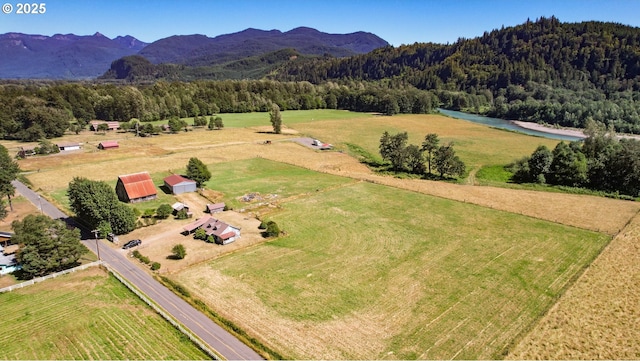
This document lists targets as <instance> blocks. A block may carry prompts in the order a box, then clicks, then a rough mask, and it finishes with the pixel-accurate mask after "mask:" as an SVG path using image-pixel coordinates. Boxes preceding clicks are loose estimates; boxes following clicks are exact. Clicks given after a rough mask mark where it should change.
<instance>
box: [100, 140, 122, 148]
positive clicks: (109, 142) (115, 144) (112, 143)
mask: <svg viewBox="0 0 640 361" xmlns="http://www.w3.org/2000/svg"><path fill="white" fill-rule="evenodd" d="M118 147H120V145H118V142H117V141H115V140H107V141H104V142H100V144H98V149H102V150H104V149H115V148H118Z"/></svg>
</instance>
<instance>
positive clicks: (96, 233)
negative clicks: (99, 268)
mask: <svg viewBox="0 0 640 361" xmlns="http://www.w3.org/2000/svg"><path fill="white" fill-rule="evenodd" d="M91 232H92V233H93V236H94V237H95V239H96V251H97V253H98V261H100V245H99V244H98V232H100V231H98V230H97V229H94V230H93V231H91Z"/></svg>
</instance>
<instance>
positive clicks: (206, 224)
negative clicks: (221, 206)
mask: <svg viewBox="0 0 640 361" xmlns="http://www.w3.org/2000/svg"><path fill="white" fill-rule="evenodd" d="M198 228H202V229H204V231H205V232H206V234H207V236H213V238H214V240H215V242H216V243H218V244H222V245H225V244H229V243H231V242H234V241H235V240H236V239H238V238H240V227H235V226H232V225H230V224H227V223H225V222H223V221H221V220H219V219H216V218H213V217H211V216H205V217H202V218H200V219H198V220H196V221H195V222H193V223H190V224H188V225H186V226H184V227H183V229H184V231H185V232H187V233H191V232H194V231H195V230H196V229H198Z"/></svg>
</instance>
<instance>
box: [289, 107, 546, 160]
mask: <svg viewBox="0 0 640 361" xmlns="http://www.w3.org/2000/svg"><path fill="white" fill-rule="evenodd" d="M294 128H295V129H296V130H298V131H300V132H301V133H305V134H310V135H312V136H314V137H316V138H319V139H322V140H323V141H326V142H329V143H332V144H344V143H354V144H357V145H359V146H361V147H363V148H364V149H366V150H367V151H369V152H370V153H372V154H378V146H379V145H380V137H381V136H382V133H383V132H384V131H388V132H389V133H391V134H394V133H398V132H404V131H406V132H408V134H409V143H410V144H417V145H421V144H422V142H423V141H424V136H425V135H427V134H428V133H436V134H438V136H439V138H440V144H447V143H449V142H453V143H454V147H455V149H456V153H457V154H458V155H459V156H460V158H461V159H462V160H463V161H464V162H465V163H466V164H467V167H469V168H479V167H480V166H483V165H498V164H499V165H504V164H508V163H511V162H513V161H514V160H516V159H518V158H521V157H522V156H525V155H530V154H531V153H532V152H533V151H534V150H535V149H536V148H537V147H538V146H539V145H546V146H547V147H549V148H551V149H552V148H553V147H555V145H556V144H557V143H558V141H557V140H552V139H546V138H539V137H532V136H527V135H523V134H519V133H514V132H509V131H504V130H499V129H493V128H489V127H486V126H483V125H480V124H476V123H472V122H468V121H464V120H460V119H453V118H448V117H444V116H440V115H432V114H427V115H423V114H419V115H418V114H414V115H397V116H393V117H387V116H371V117H369V118H359V119H351V120H348V121H345V120H342V119H340V120H334V121H323V122H310V123H300V124H295V127H294Z"/></svg>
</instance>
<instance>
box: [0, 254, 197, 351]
mask: <svg viewBox="0 0 640 361" xmlns="http://www.w3.org/2000/svg"><path fill="white" fill-rule="evenodd" d="M0 310H1V311H2V317H0V328H1V329H2V330H3V332H2V333H0V359H3V360H73V359H75V360H125V359H138V360H150V359H154V360H191V359H197V360H203V359H207V355H206V354H205V353H204V352H202V351H201V350H200V349H198V348H197V347H196V346H195V345H194V344H193V343H191V341H189V339H188V338H186V337H185V336H183V335H182V334H181V333H180V332H178V331H177V330H176V329H175V328H174V327H173V326H171V325H170V324H169V323H168V322H166V321H165V320H164V319H162V318H161V317H160V316H159V315H158V314H157V313H155V311H153V310H152V309H151V308H150V307H148V306H147V305H146V304H144V303H143V302H142V301H141V300H140V299H139V298H138V297H137V296H136V295H134V294H133V293H131V292H130V291H129V290H128V289H126V288H125V287H124V286H123V285H122V284H121V283H120V282H119V281H118V280H116V279H115V278H113V277H110V276H109V275H108V274H107V273H106V271H104V270H102V269H100V268H98V267H91V268H88V269H86V270H84V271H80V272H75V273H71V274H67V275H64V276H61V277H58V278H54V279H51V280H48V281H46V282H42V283H38V284H35V285H33V286H29V287H26V288H23V289H20V290H16V291H13V292H9V293H3V294H0Z"/></svg>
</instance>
